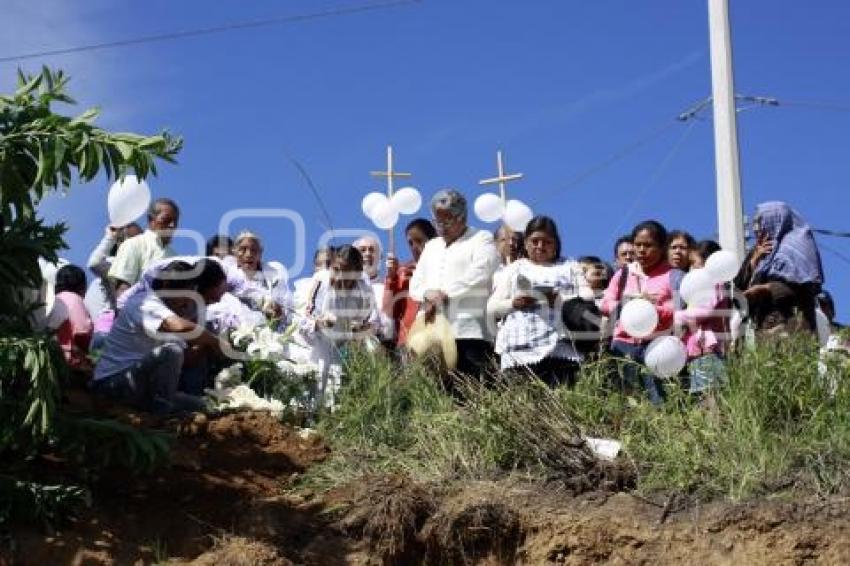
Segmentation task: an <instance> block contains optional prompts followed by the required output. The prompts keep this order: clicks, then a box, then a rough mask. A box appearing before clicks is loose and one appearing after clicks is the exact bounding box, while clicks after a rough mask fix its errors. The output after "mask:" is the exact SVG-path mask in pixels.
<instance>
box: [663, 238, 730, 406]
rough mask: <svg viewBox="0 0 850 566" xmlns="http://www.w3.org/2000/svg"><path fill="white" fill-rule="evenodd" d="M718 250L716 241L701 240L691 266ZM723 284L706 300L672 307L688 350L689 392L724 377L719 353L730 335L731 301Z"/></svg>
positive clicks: (707, 385) (710, 385)
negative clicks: (706, 301) (677, 307)
mask: <svg viewBox="0 0 850 566" xmlns="http://www.w3.org/2000/svg"><path fill="white" fill-rule="evenodd" d="M719 250H720V246H719V245H718V244H717V242H714V241H712V240H703V241H702V242H700V243H698V244H696V245H695V246H694V248H693V249H692V250H691V267H692V268H701V267H703V266H704V265H705V260H707V259H708V256H710V255H711V254H713V253H714V252H716V251H719ZM729 297H730V294H729V290H728V289H727V285H724V284H718V285H717V286H716V287H715V289H714V300H713V301H712V302H711V303H710V304H706V305H700V306H697V307H688V308H687V309H684V310H678V311H676V315H675V322H676V327H677V328H678V329H681V332H682V334H681V336H682V342H683V343H684V344H685V350H686V351H687V352H688V377H689V380H690V392H691V393H697V394H699V393H702V392H704V391H706V390H707V389H709V388H710V387H713V386H716V385H719V384H720V383H722V382H723V381H724V380H725V378H726V367H725V365H724V363H723V357H724V355H725V354H726V346H727V343H728V338H729V336H730V330H729V314H730V313H731V308H732V301H731V300H730V298H729Z"/></svg>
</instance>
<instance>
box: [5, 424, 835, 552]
mask: <svg viewBox="0 0 850 566" xmlns="http://www.w3.org/2000/svg"><path fill="white" fill-rule="evenodd" d="M121 418H122V419H123V420H124V422H130V423H136V424H137V425H142V424H143V425H145V426H156V427H159V428H162V429H165V430H168V431H170V432H172V433H173V434H174V436H175V442H174V445H173V453H174V463H173V465H172V466H171V467H169V468H167V469H162V470H159V471H158V472H157V473H155V474H153V475H148V476H138V477H136V476H132V475H129V474H128V473H126V472H122V471H113V472H111V473H107V474H105V475H104V476H103V477H101V478H99V479H97V480H96V482H95V485H94V488H95V490H94V493H95V496H96V499H95V501H94V502H93V506H92V508H91V509H88V510H86V511H84V512H83V513H81V515H80V516H79V517H78V518H76V519H75V520H73V521H72V522H71V523H70V524H67V525H63V526H62V529H61V530H60V531H59V532H56V533H51V534H50V536H46V535H45V534H44V533H42V532H37V531H35V530H32V529H31V530H20V529H19V530H15V531H13V532H12V533H11V538H8V537H6V538H3V537H0V565H5V564H7V563H9V564H134V563H143V564H146V563H158V562H164V561H166V560H169V559H170V560H172V561H176V563H182V564H185V563H191V564H201V565H205V564H210V565H212V564H215V565H223V566H224V565H230V564H232V565H240V564H269V565H277V564H290V563H297V564H339V563H348V564H375V563H383V564H445V563H451V564H512V563H523V564H546V563H550V564H552V563H554V564H596V563H617V564H621V563H664V564H668V563H672V564H694V563H698V564H730V563H743V564H752V563H756V564H758V563H767V562H771V563H777V564H803V563H809V562H819V563H827V564H833V563H836V564H838V563H850V505H848V499H846V498H844V499H834V500H829V501H823V500H819V501H801V500H799V499H797V500H793V501H792V500H789V501H786V502H777V501H759V502H753V503H750V504H741V505H730V504H728V503H715V504H711V505H702V506H700V505H694V504H690V505H685V504H684V503H685V502H684V501H683V500H681V499H677V498H672V499H665V498H663V497H661V496H659V497H658V498H657V499H645V498H643V497H639V496H637V495H633V494H630V493H629V492H628V491H626V492H623V491H618V490H623V489H629V486H630V485H631V482H632V481H633V472H632V471H631V470H629V469H627V468H621V467H619V466H608V467H597V468H596V471H594V472H593V473H594V474H598V476H592V475H591V474H578V475H577V476H576V477H574V478H572V479H571V478H568V477H564V478H550V479H549V481H547V482H543V483H528V482H527V481H523V480H520V479H514V480H511V479H501V480H494V481H455V482H447V483H444V484H421V483H417V482H415V481H413V480H411V479H410V478H408V477H405V476H400V475H391V476H371V477H366V478H362V479H361V480H360V481H357V482H354V483H352V484H350V485H347V486H341V487H339V488H336V489H334V490H333V491H331V492H329V493H328V494H325V495H324V496H323V497H321V498H316V497H314V496H312V495H305V494H301V495H294V494H292V493H291V492H289V491H288V490H287V489H286V488H287V487H288V486H290V485H291V484H292V480H293V479H294V478H295V477H297V476H298V475H299V474H300V473H301V472H303V471H304V470H305V469H306V468H308V467H309V466H312V465H315V464H316V463H317V462H320V461H321V460H322V459H324V458H325V457H326V455H327V453H328V449H327V447H326V446H325V445H324V444H323V442H322V441H321V440H320V439H318V438H316V437H313V436H307V437H302V434H300V433H299V431H297V430H295V429H292V428H291V427H289V426H287V425H283V424H281V423H280V422H279V421H277V420H276V419H274V418H272V417H271V416H269V415H268V414H265V413H234V414H228V415H223V416H219V417H216V418H208V417H203V416H195V417H193V418H189V419H187V420H183V421H175V420H172V421H162V420H155V419H150V418H148V417H138V416H136V415H132V414H123V415H122V417H121ZM66 471H67V470H66ZM588 482H589V483H588ZM594 485H595V486H596V490H594V489H593V486H594ZM600 486H601V487H602V488H604V489H603V490H600ZM9 540H12V541H14V544H15V547H14V549H13V550H14V552H9V551H8V544H7V543H8V541H9ZM4 549H6V555H4Z"/></svg>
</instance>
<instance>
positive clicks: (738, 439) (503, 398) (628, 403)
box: [306, 339, 850, 500]
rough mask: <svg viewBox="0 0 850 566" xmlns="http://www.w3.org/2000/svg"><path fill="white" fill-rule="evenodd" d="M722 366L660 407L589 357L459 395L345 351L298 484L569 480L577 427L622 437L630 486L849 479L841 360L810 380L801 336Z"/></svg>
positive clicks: (703, 489) (701, 491) (412, 367)
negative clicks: (318, 450) (716, 383)
mask: <svg viewBox="0 0 850 566" xmlns="http://www.w3.org/2000/svg"><path fill="white" fill-rule="evenodd" d="M728 369H729V380H728V384H727V385H726V387H724V388H723V389H721V390H719V391H716V392H715V393H714V394H713V395H712V396H711V397H712V398H711V399H709V400H708V401H709V403H705V402H703V403H702V404H700V403H697V402H695V401H694V400H693V399H690V398H688V397H687V396H686V394H684V393H683V392H681V391H680V390H679V389H678V388H677V387H675V386H673V387H669V388H668V390H669V394H670V395H669V399H668V402H667V403H666V405H665V407H664V408H662V409H656V408H653V407H652V406H651V405H649V404H648V403H646V402H645V401H643V400H642V399H639V398H637V397H629V396H625V395H623V394H621V393H618V392H612V391H611V390H610V387H609V386H608V382H607V379H606V372H605V366H604V364H603V363H597V364H595V365H589V366H587V367H586V368H585V370H584V374H583V376H582V379H581V380H580V381H579V384H578V385H577V386H576V387H575V388H574V389H567V388H561V389H556V390H550V389H548V388H546V387H545V386H543V385H542V384H539V383H537V382H535V381H534V380H533V379H528V380H520V381H514V382H512V383H504V382H502V383H498V384H497V385H495V386H491V387H488V388H483V387H480V386H478V385H476V384H466V385H465V387H464V389H465V391H464V394H465V400H464V402H462V403H458V402H457V401H456V400H455V399H453V398H451V397H449V396H447V395H446V394H445V393H444V392H443V391H442V389H441V388H440V386H439V385H437V383H436V380H435V379H434V378H433V377H432V375H431V374H430V372H429V371H428V370H427V368H425V367H423V366H422V365H419V364H415V363H414V364H405V365H404V366H403V367H401V368H398V367H393V365H392V364H391V363H389V361H387V360H384V359H380V358H374V357H370V356H366V355H363V354H359V355H355V356H354V357H353V358H352V359H351V361H350V365H349V380H348V382H347V384H346V386H345V389H344V394H343V396H342V398H343V401H342V405H341V406H340V407H339V408H338V410H337V411H336V412H335V413H334V414H333V415H331V416H329V417H328V418H327V419H326V420H325V421H324V422H323V425H322V426H323V428H324V432H325V434H326V437H327V439H328V440H329V442H330V443H331V444H332V446H333V447H334V456H333V457H332V458H331V459H330V460H329V461H328V462H327V463H326V464H324V465H322V466H319V467H317V468H316V469H314V470H312V471H311V472H310V475H309V476H308V478H307V480H306V481H308V482H310V483H312V484H314V485H318V486H321V485H324V486H330V485H338V484H340V483H343V482H345V481H347V480H351V479H354V478H356V477H359V476H362V475H364V474H371V473H387V472H390V473H396V472H400V473H405V474H408V475H410V476H412V477H413V478H414V479H417V480H422V481H443V480H447V479H453V478H461V479H479V478H493V477H498V476H500V475H504V474H507V473H514V474H516V473H520V474H524V475H527V476H529V477H530V478H552V477H570V476H571V475H576V474H580V473H583V472H584V471H586V470H587V469H588V466H591V465H592V459H590V457H589V454H588V453H587V451H586V450H583V449H582V448H581V442H580V440H579V438H580V435H581V434H586V435H588V436H596V437H608V438H616V439H619V440H621V441H622V442H623V443H624V447H625V455H624V457H625V458H626V459H628V460H630V461H631V462H632V463H633V464H634V467H635V469H636V470H637V483H638V489H640V490H642V491H654V490H665V491H666V490H673V491H680V492H684V493H688V494H691V495H694V496H697V497H699V498H702V499H709V498H716V497H721V498H728V499H732V500H739V499H743V498H747V497H750V496H755V495H759V494H763V493H767V492H773V491H777V490H781V489H787V488H797V489H801V490H805V491H807V492H810V493H811V492H814V493H817V494H829V493H834V492H836V491H839V490H841V489H842V488H844V487H847V482H848V477H850V476H848V473H847V472H848V470H850V380H848V379H847V377H850V376H848V375H847V369H846V366H843V367H842V365H841V363H836V364H834V365H833V364H830V366H829V373H828V375H827V377H822V376H821V375H819V373H818V368H817V349H816V347H815V346H814V345H813V344H812V343H810V342H808V341H806V340H805V339H799V340H786V341H782V342H778V343H775V344H766V345H762V346H760V347H759V348H758V349H756V350H754V351H748V352H745V353H743V354H741V355H738V356H734V357H732V358H731V359H730V361H729V365H728Z"/></svg>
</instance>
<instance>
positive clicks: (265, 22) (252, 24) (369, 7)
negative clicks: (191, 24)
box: [0, 0, 421, 63]
mask: <svg viewBox="0 0 850 566" xmlns="http://www.w3.org/2000/svg"><path fill="white" fill-rule="evenodd" d="M419 2H421V0H387V1H383V2H370V3H366V4H359V5H356V6H347V7H340V8H333V9H330V10H323V11H320V12H311V13H307V14H296V15H293V16H278V17H274V18H266V19H261V20H251V21H244V22H233V23H229V24H223V25H219V26H211V27H206V28H198V29H191V30H183V31H175V32H169V33H160V34H154V35H146V36H141V37H135V38H130V39H119V40H115V41H107V42H104V43H91V44H88V45H79V46H75V47H64V48H61V49H49V50H45V51H37V52H33V53H21V54H18V55H9V56H6V57H0V63H9V62H11V61H25V60H27V59H39V58H42V57H50V56H53V55H67V54H69V53H80V52H84V51H97V50H103V49H112V48H115V47H127V46H130V45H139V44H143V43H153V42H157V41H170V40H175V39H183V38H187V37H198V36H202V35H212V34H216V33H223V32H228V31H234V30H240V29H249V28H259V27H268V26H274V25H282V24H291V23H296V22H306V21H310V20H318V19H322V18H330V17H335V16H345V15H350V14H358V13H363V12H373V11H376V10H385V9H390V8H395V7H398V6H403V5H407V4H418V3H419Z"/></svg>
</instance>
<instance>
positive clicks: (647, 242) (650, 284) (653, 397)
mask: <svg viewBox="0 0 850 566" xmlns="http://www.w3.org/2000/svg"><path fill="white" fill-rule="evenodd" d="M632 238H633V240H634V248H635V255H636V261H635V262H633V263H631V264H628V265H626V266H624V267H622V268H621V269H620V270H619V271H617V273H615V274H614V277H613V278H611V282H610V283H609V284H608V288H607V289H606V290H605V294H604V295H603V297H602V305H601V307H600V310H601V311H602V313H603V314H605V315H607V316H608V317H610V318H612V319H615V320H616V319H618V318H619V312H620V310H621V309H620V306H621V305H623V304H625V303H626V302H627V301H629V300H630V299H634V298H643V299H647V300H648V301H650V302H651V303H653V304H654V305H655V310H656V312H657V313H658V326H657V327H656V328H655V332H654V333H653V334H652V335H650V336H648V337H646V338H635V337H633V336H630V335H629V334H628V333H627V332H626V330H625V329H624V328H623V325H622V323H621V322H620V321H619V320H616V325H615V327H614V337H613V340H612V342H611V351H612V353H613V354H614V355H615V356H618V357H621V358H626V359H628V360H631V361H633V362H636V363H631V364H625V365H624V366H623V371H622V378H623V381H624V382H625V383H624V385H626V387H632V386H635V385H636V384H637V382H638V381H640V382H641V383H642V385H643V388H644V389H645V390H646V394H647V396H648V397H649V400H650V402H652V403H653V404H654V405H660V404H661V403H662V402H663V400H664V392H663V388H662V384H661V381H660V380H659V379H658V378H657V377H655V376H654V375H651V374H649V373H648V372H647V371H646V368H642V367H641V366H639V365H637V364H643V363H644V355H645V353H646V347H647V346H648V345H649V343H650V342H651V341H652V339H653V338H655V337H657V336H661V335H664V334H669V331H670V328H671V327H672V325H673V314H674V312H675V306H674V303H673V288H674V287H676V286H678V283H677V280H678V279H679V278H681V276H682V272H681V271H679V270H677V269H672V268H671V267H670V264H669V263H667V259H666V251H667V230H666V229H665V228H664V226H663V225H662V224H661V223H659V222H656V221H655V220H647V221H645V222H641V223H640V224H638V225H637V226H635V229H634V230H633V231H632Z"/></svg>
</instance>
